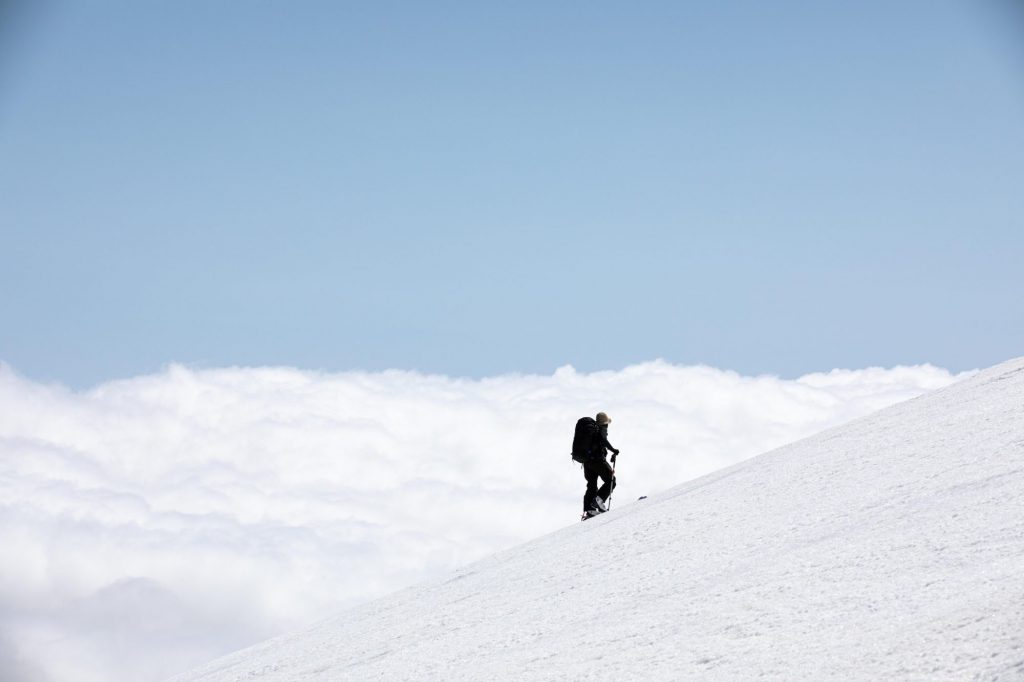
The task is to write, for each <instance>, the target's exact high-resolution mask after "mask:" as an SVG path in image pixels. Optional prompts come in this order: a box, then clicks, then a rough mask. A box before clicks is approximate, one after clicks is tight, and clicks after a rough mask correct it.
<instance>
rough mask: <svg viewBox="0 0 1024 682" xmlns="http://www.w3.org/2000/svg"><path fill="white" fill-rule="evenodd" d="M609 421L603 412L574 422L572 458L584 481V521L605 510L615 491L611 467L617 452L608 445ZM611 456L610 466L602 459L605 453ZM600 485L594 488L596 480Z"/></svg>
mask: <svg viewBox="0 0 1024 682" xmlns="http://www.w3.org/2000/svg"><path fill="white" fill-rule="evenodd" d="M611 421H612V420H611V418H610V417H609V416H608V415H607V414H605V413H604V412H598V413H597V418H596V419H591V418H590V417H583V418H582V419H580V420H579V421H577V422H576V433H575V436H574V437H573V442H572V458H573V459H574V460H576V461H577V462H580V463H581V464H583V477H584V478H586V479H587V490H586V492H585V493H584V494H583V518H590V517H591V516H595V515H597V514H600V513H602V512H606V511H608V507H607V504H606V503H607V501H608V498H609V497H610V496H611V494H612V490H614V489H615V485H616V481H615V469H614V468H613V466H612V465H613V464H614V463H615V458H616V457H618V456H619V451H618V450H617V449H616V448H615V447H614V446H613V445H612V444H611V443H609V442H608V425H609V424H610V423H611ZM609 450H610V451H611V453H612V461H611V464H609V463H608V460H607V459H605V455H606V454H607V452H608V451H609ZM598 478H600V479H601V481H602V483H603V485H601V487H600V488H598V487H597V479H598Z"/></svg>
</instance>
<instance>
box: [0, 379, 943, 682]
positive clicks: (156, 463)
mask: <svg viewBox="0 0 1024 682" xmlns="http://www.w3.org/2000/svg"><path fill="white" fill-rule="evenodd" d="M957 378H958V377H957V376H954V375H952V374H950V373H949V372H947V371H946V370H943V369H939V368H936V367H932V366H930V365H921V366H915V367H896V368H893V369H878V368H872V369H864V370H856V371H847V370H835V371H832V372H829V373H822V374H810V375H807V376H804V377H801V378H799V379H795V380H783V379H779V378H776V377H771V376H758V377H745V376H740V375H738V374H735V373H733V372H727V371H721V370H717V369H713V368H710V367H700V366H698V367H681V366H675V365H671V364H668V363H666V362H661V361H656V362H649V363H644V364H640V365H635V366H631V367H627V368H626V369H623V370H621V371H614V372H612V371H609V372H596V373H592V374H583V373H579V372H576V371H575V370H573V369H572V368H571V367H563V368H561V369H559V370H557V371H556V372H555V373H554V374H553V375H550V376H521V375H507V376H498V377H492V378H486V379H482V380H468V379H456V378H449V377H444V376H428V375H423V374H417V373H413V372H402V371H388V372H380V373H358V372H348V373H339V374H327V373H320V372H310V371H300V370H296V369H289V368H229V369H212V370H193V369H189V368H186V367H182V366H171V367H169V368H167V369H166V370H165V371H163V372H161V373H159V374H154V375H150V376H142V377H138V378H134V379H129V380H124V381H113V382H110V383H106V384H103V385H100V386H98V387H96V388H94V389H91V390H88V391H84V392H75V391H71V390H69V389H67V388H65V387H63V386H60V385H51V384H41V383H37V382H34V381H31V380H28V379H25V378H23V377H21V376H19V375H18V374H17V373H16V372H14V371H13V370H12V369H11V368H10V367H8V366H6V365H2V364H0V546H2V547H3V554H4V559H3V562H2V563H0V679H2V680H5V681H6V682H26V681H39V680H47V681H50V680H60V681H63V680H76V681H84V682H91V681H103V682H111V681H118V680H123V681H126V682H127V681H132V682H145V681H147V680H158V679H162V678H163V677H166V676H168V675H170V674H173V673H175V672H178V671H181V670H183V669H186V668H189V667H191V666H193V665H195V664H198V663H201V662H203V661H205V660H208V659H210V658H212V657H215V656H217V655H219V654H223V653H226V652H228V651H232V650H235V649H238V648H241V647H244V646H246V645H248V644H252V643H255V642H257V641H260V640H262V639H266V638H267V637H270V636H273V635H275V634H278V633H281V632H284V631H287V630H291V629H295V628H298V627H301V626H304V625H306V624H309V623H312V622H314V621H316V620H318V619H320V618H324V617H327V616H330V615H333V614H336V613H338V612H339V611H342V610H344V609H345V608H346V607H349V606H351V605H354V604H357V603H359V602H362V601H365V600H368V599H371V598H374V597H378V596H381V595H383V594H386V593H388V592H392V591H394V590H396V589H398V588H401V587H403V586H406V585H409V584H412V583H415V582H419V581H422V580H424V579H428V578H432V577H436V576H438V575H440V574H442V573H443V572H445V571H448V570H450V569H451V568H453V567H455V566H458V565H461V564H464V563H466V562H469V561H472V560H474V559H477V558H481V557H483V556H486V555H488V554H491V553H493V552H495V551H497V550H499V549H502V548H505V547H509V546H511V545H514V544H517V543H520V542H523V541H525V540H528V539H530V538H533V537H536V536H538V535H540V534H543V533H547V532H550V531H553V530H556V529H558V528H560V527H563V526H566V525H568V524H571V523H575V522H577V520H578V519H579V513H580V510H581V506H582V494H583V488H584V481H583V477H582V473H581V471H580V468H579V466H578V465H576V464H574V463H572V462H571V460H570V458H569V448H570V444H571V440H572V432H573V427H574V425H575V422H576V419H577V418H579V417H581V416H584V415H591V416H593V415H594V414H595V413H596V412H598V411H605V412H607V413H608V414H610V415H611V417H612V419H613V423H612V425H611V428H610V430H609V439H610V440H611V442H612V443H613V444H615V446H616V447H618V448H620V449H621V451H622V454H621V456H620V458H619V466H618V475H619V479H620V485H619V488H618V490H617V491H616V493H615V499H614V500H613V505H620V504H627V503H629V502H631V501H633V500H636V498H637V497H638V496H640V495H644V494H651V493H656V492H658V491H661V490H664V489H666V488H668V487H671V486H673V485H675V484H677V483H681V482H683V481H686V480H688V479H691V478H694V477H696V476H700V475H701V474H705V473H708V472H711V471H713V470H715V469H719V468H721V467H724V466H727V465H730V464H733V463H735V462H738V461H740V460H742V459H745V458H748V457H750V456H753V455H756V454H758V453H760V452H764V451H766V450H769V449H771V448H774V447H777V446H779V445H783V444H785V443H788V442H791V441H793V440H796V439H799V438H801V437H804V436H807V435H810V434H812V433H815V432H817V431H820V430H822V429H824V428H827V427H830V426H835V425H838V424H841V423H843V422H846V421H849V420H850V419H853V418H855V417H858V416H861V415H864V414H867V413H870V412H873V411H875V410H877V409H880V408H882V407H885V406H887V405H890V404H893V403H896V402H899V401H902V400H906V399H909V398H912V397H915V396H917V395H920V394H921V393H924V392H925V391H929V390H932V389H936V388H939V387H942V386H945V385H947V384H949V383H951V382H953V381H954V380H955V379H957ZM766 485H770V482H766ZM568 559H570V558H567V560H568Z"/></svg>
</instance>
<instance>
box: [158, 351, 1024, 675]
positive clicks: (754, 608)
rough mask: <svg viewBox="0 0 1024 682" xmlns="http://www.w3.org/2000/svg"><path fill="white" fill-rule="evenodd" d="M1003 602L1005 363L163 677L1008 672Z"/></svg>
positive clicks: (1007, 485) (1015, 380)
mask: <svg viewBox="0 0 1024 682" xmlns="http://www.w3.org/2000/svg"><path fill="white" fill-rule="evenodd" d="M637 456H639V455H637ZM680 456H681V457H685V456H686V453H680ZM628 466H629V464H628V460H626V459H625V456H624V459H623V461H622V462H621V463H620V475H621V476H628V475H629V473H628V471H629V470H628ZM578 492H579V491H576V490H573V491H566V494H567V495H570V494H571V495H576V494H578ZM508 511H509V513H515V509H514V507H512V508H509V510H508ZM1022 607H1024V358H1021V359H1017V360H1013V361H1011V362H1007V363H1004V364H1002V365H999V366H996V367H993V368H991V369H989V370H986V371H984V372H981V373H979V374H977V375H975V376H974V377H972V378H970V379H968V380H966V381H963V382H961V383H958V384H955V385H953V386H950V387H948V388H945V389H941V390H939V391H936V392H934V393H930V394H927V395H925V396H922V397H920V398H917V399H914V400H911V401H908V402H906V403H901V404H899V405H896V406H894V407H891V408H888V409H886V410H883V411H881V412H878V413H875V414H873V415H871V416H869V417H865V418H862V419H859V420H856V421H854V422H851V423H849V424H847V425H844V426H841V427H838V428H835V429H831V430H829V431H825V432H823V433H820V434H818V435H816V436H813V437H811V438H808V439H806V440H803V441H800V442H798V443H795V444H793V445H789V446H786V447H783V448H780V449H778V450H774V451H772V452H769V453H766V454H764V455H761V456H759V457H755V458H754V459H751V460H748V461H746V462H743V463H741V464H739V465H736V466H733V467H730V468H728V469H724V470H722V471H719V472H717V473H714V474H711V475H709V476H705V477H703V478H700V479H697V480H694V481H691V482H689V483H686V484H683V485H680V486H678V487H676V488H673V489H671V490H669V491H667V492H665V493H662V494H660V495H657V496H652V497H651V498H649V499H646V500H643V501H638V502H632V503H626V501H625V500H615V499H613V510H612V511H611V512H609V513H607V514H604V515H602V516H600V517H598V518H596V519H593V520H590V521H587V522H585V523H573V524H571V525H569V526H568V527H567V528H565V529H563V530H561V531H558V532H556V533H553V534H551V535H548V536H545V537H542V538H539V539H538V540H535V541H533V542H530V543H527V544H525V545H522V546H519V547H516V548H513V549H511V550H508V551H505V552H502V553H499V554H496V555H494V556H492V557H490V558H488V559H486V560H484V561H480V562H478V563H475V564H472V565H469V566H466V567H464V568H462V569H461V570H458V571H456V572H455V573H453V574H451V575H450V576H448V577H447V578H446V579H444V580H440V581H435V582H432V583H429V584H425V585H420V586H417V587H413V588H409V589H407V590H404V591H402V592H398V593H396V594H393V595H391V596H389V597H386V598H384V599H380V600H378V601H375V602H372V603H369V604H366V605H364V606H362V607H359V608H357V609H354V610H352V611H349V612H347V613H345V614H343V615H341V616H340V617H337V618H335V619H332V620H329V621H326V622H323V623H320V624H318V625H316V626H314V627H312V628H310V629H308V630H306V631H303V632H298V633H295V634H291V635H286V636H282V637H278V638H275V639H272V640H270V641H267V642H264V643H263V644H260V645H257V646H254V647H251V648H249V649H245V650H243V651H239V652H236V653H234V654H232V655H229V656H226V657H224V658H222V659H219V660H217V661H214V662H212V663H209V664H207V665H206V666H204V667H201V668H199V669H196V670H194V671H192V672H191V673H188V674H185V675H182V676H179V677H176V678H174V679H175V680H176V681H177V682H184V681H185V680H204V681H216V682H227V681H231V682H235V681H236V680H288V681H297V680H304V681H305V680H321V681H326V680H484V679H489V680H525V679H529V680H549V679H550V680H563V679H568V680H574V679H608V680H616V681H621V680H678V679H728V680H735V679H755V678H770V679H787V680H791V679H815V680H820V679H833V680H851V679H864V680H877V679H922V680H923V679H927V680H935V679H957V680H964V679H986V680H989V679H1024V608H1022Z"/></svg>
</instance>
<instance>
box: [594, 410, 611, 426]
mask: <svg viewBox="0 0 1024 682" xmlns="http://www.w3.org/2000/svg"><path fill="white" fill-rule="evenodd" d="M597 423H598V424H611V423H612V418H611V417H609V416H608V415H606V414H605V413H604V412H598V413H597Z"/></svg>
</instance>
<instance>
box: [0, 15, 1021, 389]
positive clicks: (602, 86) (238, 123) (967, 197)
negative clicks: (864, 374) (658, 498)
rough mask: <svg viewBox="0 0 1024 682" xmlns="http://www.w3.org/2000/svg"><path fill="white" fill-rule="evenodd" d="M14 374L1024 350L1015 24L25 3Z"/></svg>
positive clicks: (4, 220) (610, 363)
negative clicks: (173, 365) (173, 366)
mask: <svg viewBox="0 0 1024 682" xmlns="http://www.w3.org/2000/svg"><path fill="white" fill-rule="evenodd" d="M0 9H3V12H0V16H2V17H4V19H3V26H2V29H0V41H2V43H3V45H2V49H0V60H2V61H0V237H2V242H0V292H2V296H0V361H3V362H6V363H8V364H10V365H11V366H12V367H14V368H15V369H16V370H17V371H19V372H22V373H24V374H26V375H28V376H30V377H33V378H36V379H41V380H45V381H51V380H57V381H61V382H64V383H67V384H69V385H71V386H74V387H84V386H90V385H93V384H95V383H97V382H100V381H103V380H106V379H111V378H115V377H125V376H132V375H137V374H140V373H146V372H151V371H154V370H157V369H159V368H160V367H162V366H164V365H166V364H167V363H169V362H172V361H173V362H182V363H187V364H190V365H193V366H225V365H278V364H283V365H293V366H297V367H301V368H308V369H326V370H345V369H367V370H378V369H383V368H389V367H398V368H403V369H415V370H420V371H425V372H438V373H444V374H449V375H468V376H474V377H480V376H488V375H493V374H497V373H504V372H539V373H550V372H551V371H552V370H553V369H555V368H556V367H558V366H560V365H564V364H567V363H568V364H573V365H574V366H576V367H577V368H578V369H581V370H584V371H590V370H595V369H605V368H617V367H622V366H624V365H626V364H629V363H633V362H639V361H643V360H649V359H653V358H657V357H662V358H665V359H667V360H669V361H671V362H676V363H707V364H709V365H713V366H718V367H722V368H728V369H736V370H739V371H741V372H745V373H761V372H768V373H777V374H780V375H783V376H795V375H798V374H802V373H805V372H810V371H816V370H827V369H830V368H832V367H837V366H838V367H864V366H868V365H894V364H899V363H919V362H931V363H935V364H937V365H941V366H944V367H947V368H950V369H951V370H954V371H959V370H962V369H967V368H972V367H981V366H987V365H991V364H993V363H995V362H998V361H1001V360H1004V359H1006V358H1009V357H1013V356H1015V355H1020V354H1021V353H1022V351H1021V340H1022V339H1024V313H1022V310H1024V301H1022V295H1021V292H1022V291H1024V274H1022V272H1024V268H1022V266H1021V262H1022V256H1024V218H1022V216H1024V191H1022V188H1024V79H1022V78H1021V77H1020V74H1021V73H1022V68H1024V51H1022V50H1021V49H1020V44H1021V39H1022V37H1024V31H1022V30H1021V23H1020V21H1021V17H1020V15H1019V14H1016V13H1014V12H1013V11H1012V9H1011V6H1010V3H1004V4H1000V3H998V2H994V1H988V2H953V1H946V0H939V1H933V0H929V1H920V2H916V1H909V2H901V3H892V2H881V1H869V2H860V3H824V4H823V3H812V2H776V3H765V2H732V3H711V2H707V3H679V2H664V3H658V2H648V3H610V2H585V3H584V2H571V3H569V2H566V3H547V2H545V3H506V4H503V5H499V4H497V3H453V2H437V3H389V2H374V3H362V4H355V3H334V2H301V3H291V2H259V3H242V2H237V3H226V2H219V3H138V2H74V3H72V2H52V3H45V4H43V5H39V4H36V5H35V6H33V7H31V8H30V7H28V5H24V6H23V5H18V4H12V3H6V4H5V5H4V7H3V8H0Z"/></svg>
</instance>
